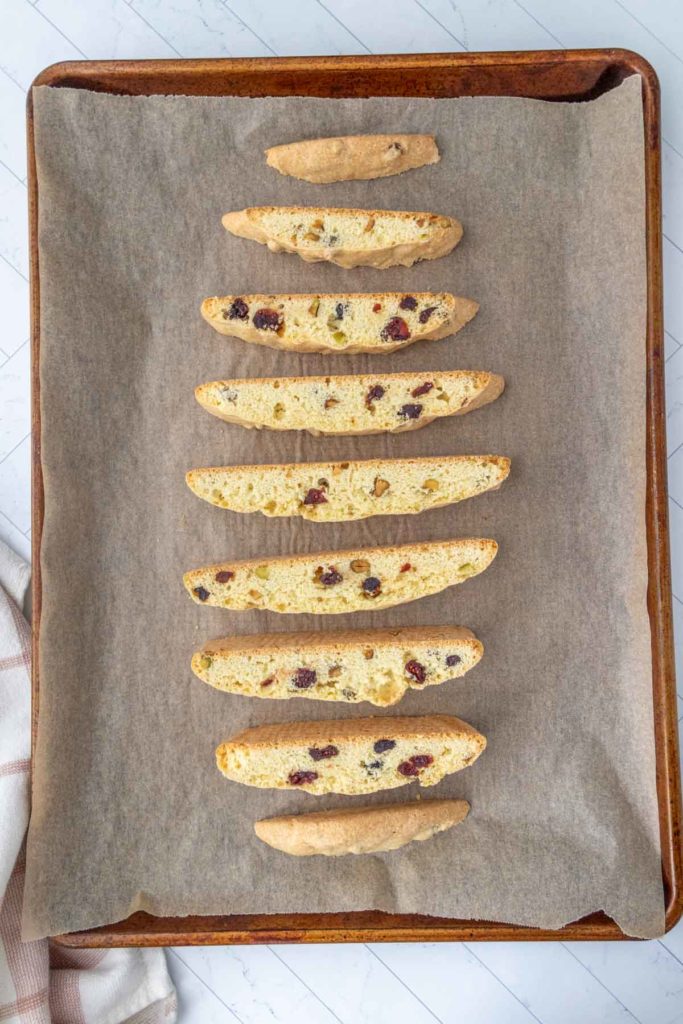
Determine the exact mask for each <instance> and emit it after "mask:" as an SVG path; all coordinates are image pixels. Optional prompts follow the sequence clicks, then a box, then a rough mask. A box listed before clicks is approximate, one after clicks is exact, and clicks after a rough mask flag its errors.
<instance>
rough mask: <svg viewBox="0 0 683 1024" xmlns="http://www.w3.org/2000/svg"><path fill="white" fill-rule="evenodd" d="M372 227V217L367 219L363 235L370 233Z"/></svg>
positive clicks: (373, 220) (373, 223) (373, 222)
mask: <svg viewBox="0 0 683 1024" xmlns="http://www.w3.org/2000/svg"><path fill="white" fill-rule="evenodd" d="M374 226H375V218H374V217H368V222H367V224H366V225H365V227H364V228H363V233H364V234H367V232H368V231H372V229H373V228H374Z"/></svg>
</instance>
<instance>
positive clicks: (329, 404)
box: [325, 398, 339, 409]
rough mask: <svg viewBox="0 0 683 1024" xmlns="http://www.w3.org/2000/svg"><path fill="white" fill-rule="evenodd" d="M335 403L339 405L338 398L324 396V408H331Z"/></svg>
mask: <svg viewBox="0 0 683 1024" xmlns="http://www.w3.org/2000/svg"><path fill="white" fill-rule="evenodd" d="M335 405H339V399H338V398H326V399H325V408H326V409H333V408H334V406H335Z"/></svg>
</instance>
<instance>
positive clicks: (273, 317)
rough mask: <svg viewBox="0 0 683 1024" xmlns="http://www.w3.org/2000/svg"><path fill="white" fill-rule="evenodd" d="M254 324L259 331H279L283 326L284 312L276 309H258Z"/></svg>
mask: <svg viewBox="0 0 683 1024" xmlns="http://www.w3.org/2000/svg"><path fill="white" fill-rule="evenodd" d="M253 324H254V327H256V329H257V330H259V331H277V329H278V328H279V327H281V326H282V314H281V313H278V311H277V310H276V309H257V310H256V312H255V313H254V317H253Z"/></svg>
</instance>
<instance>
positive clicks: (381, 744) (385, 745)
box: [372, 740, 396, 754]
mask: <svg viewBox="0 0 683 1024" xmlns="http://www.w3.org/2000/svg"><path fill="white" fill-rule="evenodd" d="M395 746H396V740H377V742H376V743H375V745H374V747H373V748H372V749H373V750H374V751H375V753H376V754H383V753H384V752H385V751H386V750H393V749H394V747H395Z"/></svg>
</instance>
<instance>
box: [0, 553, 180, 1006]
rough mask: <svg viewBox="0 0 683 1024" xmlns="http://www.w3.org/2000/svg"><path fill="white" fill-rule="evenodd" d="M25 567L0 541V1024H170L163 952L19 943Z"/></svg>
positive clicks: (26, 685) (26, 719)
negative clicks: (66, 947)
mask: <svg viewBox="0 0 683 1024" xmlns="http://www.w3.org/2000/svg"><path fill="white" fill-rule="evenodd" d="M29 577H30V570H29V567H28V566H27V565H26V563H25V562H24V561H22V559H20V558H19V557H18V556H17V555H15V554H14V552H13V551H10V549H9V548H8V547H7V546H6V545H5V544H3V543H2V541H0V1024H50V1022H52V1024H124V1022H127V1024H162V1022H164V1024H173V1022H175V1021H176V1020H177V1004H176V995H175V990H174V988H173V983H172V981H171V978H170V976H169V974H168V970H167V968H166V960H165V955H164V951H163V950H162V949H102V950H99V949H83V950H71V949H64V948H62V947H60V946H57V945H55V944H53V943H51V942H49V941H48V940H47V939H41V940H39V941H38V942H22V941H21V938H20V931H21V904H22V898H23V893H24V839H25V835H26V826H27V825H28V816H29V801H30V787H29V772H30V767H31V762H30V753H31V690H30V674H31V630H30V627H29V625H28V623H27V621H26V619H25V618H24V616H23V614H22V612H21V608H22V605H23V602H24V598H25V596H26V591H27V588H28V581H29Z"/></svg>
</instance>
